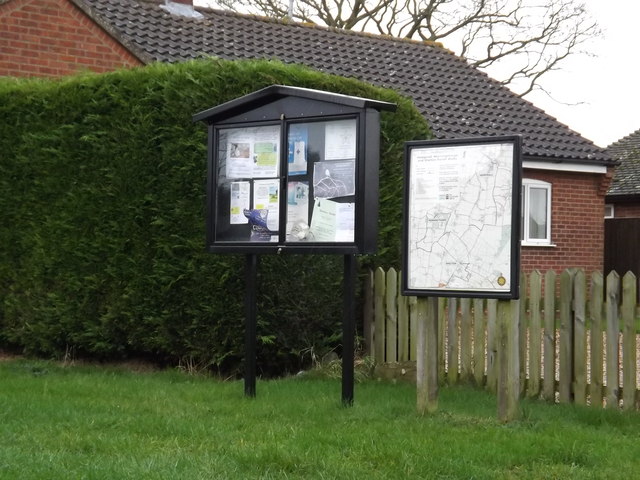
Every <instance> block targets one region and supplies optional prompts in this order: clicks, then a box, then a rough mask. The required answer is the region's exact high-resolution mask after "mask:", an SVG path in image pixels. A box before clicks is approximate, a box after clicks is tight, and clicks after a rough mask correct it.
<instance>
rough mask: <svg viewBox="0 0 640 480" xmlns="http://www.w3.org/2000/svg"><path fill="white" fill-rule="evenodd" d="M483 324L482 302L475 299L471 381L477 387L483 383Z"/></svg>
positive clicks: (484, 352) (484, 353) (479, 299)
mask: <svg viewBox="0 0 640 480" xmlns="http://www.w3.org/2000/svg"><path fill="white" fill-rule="evenodd" d="M485 323H486V322H485V321H484V300H482V299H481V298H475V299H474V300H473V381H474V382H475V384H476V385H478V386H480V385H482V384H483V383H484V372H485V370H484V359H485V357H486V350H485V347H484V337H485V328H486V327H485Z"/></svg>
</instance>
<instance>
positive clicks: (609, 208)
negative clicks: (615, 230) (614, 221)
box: [604, 203, 615, 218]
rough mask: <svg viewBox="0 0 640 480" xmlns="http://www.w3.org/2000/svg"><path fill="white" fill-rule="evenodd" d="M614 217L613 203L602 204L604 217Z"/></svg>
mask: <svg viewBox="0 0 640 480" xmlns="http://www.w3.org/2000/svg"><path fill="white" fill-rule="evenodd" d="M614 217H615V208H614V207H613V203H607V204H606V205H605V206H604V218H614Z"/></svg>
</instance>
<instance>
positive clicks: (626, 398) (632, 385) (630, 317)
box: [622, 272, 637, 410]
mask: <svg viewBox="0 0 640 480" xmlns="http://www.w3.org/2000/svg"><path fill="white" fill-rule="evenodd" d="M635 310H636V276H635V275H634V274H633V272H627V273H626V275H625V276H624V277H623V278H622V324H623V327H622V328H623V338H622V362H623V363H622V375H623V378H622V408H623V409H624V410H633V409H634V408H635V406H636V388H637V380H636V368H637V367H636V355H637V354H636V325H635V320H636V319H635V313H636V312H635Z"/></svg>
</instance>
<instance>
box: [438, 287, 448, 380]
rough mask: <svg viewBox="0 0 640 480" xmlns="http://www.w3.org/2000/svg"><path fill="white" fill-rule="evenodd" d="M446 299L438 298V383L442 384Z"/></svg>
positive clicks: (445, 347)
mask: <svg viewBox="0 0 640 480" xmlns="http://www.w3.org/2000/svg"><path fill="white" fill-rule="evenodd" d="M446 305H447V299H446V298H442V297H440V298H439V299H438V384H443V383H444V382H445V379H446V374H447V368H446V361H447V360H446V352H447V323H446V322H447V317H446V315H445V308H446Z"/></svg>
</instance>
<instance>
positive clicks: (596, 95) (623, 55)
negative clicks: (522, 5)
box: [525, 0, 640, 147]
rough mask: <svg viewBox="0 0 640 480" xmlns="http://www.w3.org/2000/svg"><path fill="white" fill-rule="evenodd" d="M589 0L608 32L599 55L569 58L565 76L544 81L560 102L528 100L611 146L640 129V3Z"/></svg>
mask: <svg viewBox="0 0 640 480" xmlns="http://www.w3.org/2000/svg"><path fill="white" fill-rule="evenodd" d="M583 1H584V2H585V3H586V6H587V8H588V10H589V12H590V13H591V15H592V16H593V17H594V18H595V19H596V20H597V21H598V24H599V25H600V28H601V29H602V30H603V33H604V35H603V37H601V38H598V39H595V40H593V41H592V42H591V43H590V45H589V47H588V50H589V51H590V53H593V54H595V55H597V56H596V57H587V56H576V57H575V58H573V59H567V60H566V62H565V63H564V64H563V67H562V69H561V71H559V72H553V73H551V74H550V76H549V77H548V78H547V79H546V80H544V81H543V83H544V85H545V88H546V89H547V90H548V91H549V92H550V93H551V95H552V96H553V97H554V98H555V99H556V100H558V101H555V100H551V99H549V98H548V96H546V95H544V94H536V95H529V96H527V97H525V98H526V99H527V100H529V101H530V102H532V103H534V104H535V105H536V106H538V107H540V108H542V109H543V110H545V111H546V112H547V113H548V114H550V115H552V116H554V117H555V118H557V119H558V120H559V121H561V122H562V123H564V124H565V125H567V126H569V127H570V128H571V129H572V130H574V131H576V132H578V133H580V134H581V135H582V136H583V137H586V138H588V139H589V140H592V141H593V142H594V143H595V144H596V145H598V146H601V147H606V146H607V145H609V144H611V143H613V142H615V141H617V140H619V139H621V138H622V137H625V136H627V135H629V134H630V133H633V132H635V131H636V130H638V129H640V53H639V52H638V46H640V41H639V35H638V32H639V28H638V21H639V19H640V2H638V1H637V0H583ZM559 101H562V102H565V103H569V104H574V105H564V104H562V103H560V102H559Z"/></svg>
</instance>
